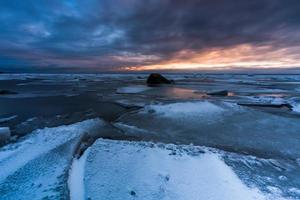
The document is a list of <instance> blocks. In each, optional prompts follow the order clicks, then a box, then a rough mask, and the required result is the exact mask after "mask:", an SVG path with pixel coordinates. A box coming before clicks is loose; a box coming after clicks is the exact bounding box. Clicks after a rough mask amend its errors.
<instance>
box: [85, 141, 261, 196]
mask: <svg viewBox="0 0 300 200" xmlns="http://www.w3.org/2000/svg"><path fill="white" fill-rule="evenodd" d="M85 175H86V176H85V179H84V184H85V187H84V188H85V199H89V198H90V199H115V200H118V199H120V200H121V199H122V200H126V199H134V198H136V199H144V200H151V199H153V200H154V199H166V200H167V199H170V200H171V199H177V200H181V199H182V200H187V199H199V198H200V199H212V200H218V199H220V200H221V199H222V200H223V199H231V200H234V199H238V200H240V199H243V200H247V199H249V200H250V199H251V200H252V199H265V197H264V196H263V194H262V193H261V192H259V191H258V190H257V189H252V188H249V187H247V186H246V185H245V184H243V182H242V181H241V180H240V179H239V178H238V177H237V176H236V174H235V173H234V172H233V171H232V169H231V168H230V167H228V166H227V165H226V164H225V163H224V162H223V161H222V160H221V159H220V158H219V157H218V155H216V154H213V153H210V152H206V153H203V150H202V149H200V148H199V147H192V146H175V145H162V144H153V143H145V142H126V141H113V140H104V139H98V140H97V141H96V143H95V144H94V145H93V146H92V147H90V151H89V154H88V156H87V163H86V165H85Z"/></svg>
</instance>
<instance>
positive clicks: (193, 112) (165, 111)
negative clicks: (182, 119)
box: [141, 101, 224, 117]
mask: <svg viewBox="0 0 300 200" xmlns="http://www.w3.org/2000/svg"><path fill="white" fill-rule="evenodd" d="M145 111H146V112H154V113H156V114H158V115H162V116H164V117H178V116H183V115H185V116H190V117H192V116H199V115H200V116H203V115H210V114H220V113H222V112H223V111H224V109H223V108H222V107H220V106H217V105H215V104H213V103H211V102H208V101H195V102H179V103H171V104H164V105H163V104H161V105H149V106H147V107H146V108H145V109H144V110H143V111H141V112H145Z"/></svg>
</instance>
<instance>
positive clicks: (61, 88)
mask: <svg viewBox="0 0 300 200" xmlns="http://www.w3.org/2000/svg"><path fill="white" fill-rule="evenodd" d="M166 76H167V78H170V79H173V80H175V84H172V85H164V86H159V87H148V86H147V85H146V84H145V82H146V78H147V76H146V75H145V74H60V75H50V74H1V75H0V87H1V88H0V89H5V90H10V91H13V92H16V93H17V94H7V95H1V96H0V105H1V106H0V127H9V128H10V130H11V134H12V137H11V140H10V143H11V144H7V145H5V146H3V147H2V148H1V149H0V167H1V170H2V168H3V169H6V170H7V169H11V170H13V169H14V167H16V166H20V168H18V169H15V170H13V171H12V172H11V173H8V172H7V171H5V170H4V172H3V173H1V177H2V176H3V177H4V178H3V179H1V185H0V187H1V189H0V194H5V195H6V196H5V197H6V199H13V197H14V195H15V197H16V198H17V199H18V198H19V199H24V198H21V196H20V195H21V194H24V195H25V196H24V197H28V198H29V199H41V198H42V197H44V196H45V195H48V196H50V197H51V196H52V195H53V198H55V197H58V196H60V197H62V196H63V197H68V196H69V195H71V196H72V192H71V193H69V192H68V189H67V188H68V187H72V188H73V186H74V187H75V188H76V187H77V188H78V187H80V182H82V184H83V180H82V179H81V178H80V176H78V177H76V174H77V172H78V175H80V174H81V175H82V174H83V175H82V176H85V174H84V173H85V172H86V171H85V170H84V171H80V170H81V166H82V163H84V158H85V157H84V156H87V159H88V163H89V164H88V165H86V167H87V168H89V169H90V170H89V172H88V173H91V170H92V168H94V170H96V171H95V172H93V173H98V172H99V171H101V170H100V168H103V169H104V167H105V166H101V167H99V166H98V165H97V166H96V164H95V163H99V162H100V161H101V158H102V161H103V162H104V160H105V162H106V159H103V158H104V157H105V158H114V159H108V160H107V165H111V166H112V167H111V169H107V170H108V171H106V172H107V173H110V172H111V171H110V170H117V171H118V167H117V168H114V167H116V166H114V165H119V162H121V161H122V162H121V163H123V160H122V159H123V157H126V158H127V157H128V156H129V157H130V159H129V160H131V161H132V163H134V164H132V165H137V166H139V167H140V168H141V169H143V170H145V171H151V169H152V167H153V171H152V174H148V175H147V174H146V175H147V176H148V177H147V178H148V179H147V180H149V182H148V183H149V184H150V186H151V185H153V184H154V185H155V184H158V183H160V184H161V187H162V188H163V191H165V193H163V192H162V193H161V192H160V191H159V190H157V188H154V187H150V186H149V188H148V187H147V186H144V190H147V189H149V193H147V192H145V193H144V194H145V195H148V194H149V195H150V196H151V194H155V195H163V194H168V195H169V194H170V195H171V196H168V197H165V199H167V198H171V197H174V196H172V195H175V196H176V195H177V196H176V197H178V198H177V199H180V198H185V199H193V198H192V196H189V195H192V194H194V192H193V191H192V190H193V188H185V189H184V191H185V192H184V193H181V194H177V192H178V191H174V190H178V189H177V188H176V187H177V186H176V185H177V183H178V182H175V180H174V183H173V185H172V186H170V185H164V182H163V179H159V177H160V176H159V175H157V174H161V172H164V171H168V172H170V173H173V171H172V170H174V168H173V167H172V166H173V165H177V164H178V163H177V161H176V160H177V159H181V158H177V157H176V156H174V155H169V154H167V153H166V152H168V151H169V150H167V149H166V148H165V147H157V148H154V149H152V148H148V147H147V146H149V145H150V144H151V143H146V142H147V141H152V142H155V143H157V142H158V143H172V144H176V145H183V144H184V145H189V144H192V147H191V148H193V146H206V147H205V148H207V147H212V148H213V150H212V151H210V152H209V154H208V155H206V153H205V154H204V155H202V154H199V156H196V157H195V155H193V156H191V157H190V155H189V154H186V155H184V156H183V157H184V158H187V160H188V161H187V162H186V163H184V162H182V163H183V164H182V166H181V165H180V164H178V165H180V166H181V168H188V169H196V168H193V167H195V166H193V165H192V164H191V163H193V162H194V161H192V160H194V159H195V160H197V162H199V163H201V165H203V162H204V161H205V162H204V163H205V165H204V166H203V167H205V166H207V167H208V166H209V167H211V168H213V169H216V167H221V169H222V170H221V172H224V173H221V172H220V173H216V174H217V175H218V176H214V183H218V184H217V185H221V186H224V187H223V189H224V190H222V191H225V190H226V191H227V190H228V191H230V190H231V189H232V188H230V187H231V186H232V185H234V186H236V187H237V188H242V190H243V191H244V192H245V194H247V195H248V194H250V193H251V194H254V193H255V195H256V194H257V195H258V197H259V198H269V199H272V198H277V199H280V198H285V199H300V134H299V133H300V123H299V122H300V112H299V105H300V76H299V75H253V76H252V75H251V76H250V75H201V74H185V75H180V74H173V75H166ZM221 90H228V92H229V95H228V96H210V95H208V93H210V92H215V91H221ZM239 104H240V105H239ZM98 117H99V118H101V119H103V120H104V121H105V123H106V127H105V128H104V126H103V124H102V125H99V126H97V128H96V129H97V131H96V132H97V134H95V135H94V136H93V139H86V140H87V141H86V140H84V141H85V142H84V145H83V146H85V148H83V151H84V150H85V149H86V146H89V145H91V144H92V143H93V142H94V140H95V138H97V137H105V138H109V139H113V140H114V141H110V142H107V140H105V141H103V140H98V141H97V142H96V143H95V144H94V145H92V146H91V147H90V148H88V149H93V152H97V153H95V154H93V155H94V157H93V156H91V155H88V154H87V153H86V152H87V151H86V152H84V153H83V154H82V153H80V154H78V155H83V156H82V157H81V158H79V160H77V159H75V160H73V157H77V156H78V155H77V154H76V153H74V151H75V149H76V148H77V147H78V145H77V144H79V143H81V145H80V146H82V143H83V142H82V140H81V137H80V136H79V135H81V134H82V133H83V132H86V131H87V132H89V131H88V130H89V128H88V127H86V126H82V128H79V125H72V124H74V123H77V122H80V121H84V120H86V119H91V118H98ZM85 123H86V122H85ZM65 124H66V125H69V124H70V126H66V127H73V128H74V127H76V129H80V130H82V132H81V131H78V134H79V135H76V134H75V133H74V134H75V135H76V137H75V135H74V138H73V136H72V137H70V134H71V135H72V132H73V131H74V129H73V128H70V131H55V130H60V129H61V128H55V127H58V126H59V127H60V126H62V125H65ZM100 124H101V123H100ZM44 127H54V128H53V129H44V131H43V130H41V131H34V130H36V129H43V128H44ZM66 127H65V128H66ZM91 127H94V126H92V125H91ZM86 129H87V130H86ZM45 130H47V139H46V140H44V139H42V138H44V137H45ZM32 131H34V134H30V133H31V132H32ZM79 132H80V133H79ZM58 133H59V134H58ZM58 135H59V137H56V136H58ZM33 136H34V137H33ZM33 138H40V139H34V140H33ZM72 138H73V139H72ZM119 140H134V141H137V143H129V142H126V141H125V142H124V143H123V142H121V141H119ZM99 141H100V142H99ZM138 141H144V142H142V143H143V145H144V147H143V145H141V144H140V143H138ZM46 144H47V145H46ZM54 144H57V145H58V146H55V145H54ZM99 144H103V146H101V147H100V146H99ZM51 145H54V146H52V147H51V148H50V147H49V149H45V148H46V147H47V146H51ZM105 145H106V146H107V149H109V152H107V151H102V150H104V146H105ZM171 146H172V145H171ZM42 147H43V148H42ZM30 148H32V149H30ZM119 148H121V149H125V150H124V151H123V150H122V151H121V150H120V151H121V152H123V153H122V154H121V153H120V156H118V154H117V153H116V155H115V154H113V155H114V156H112V154H111V153H110V152H111V151H112V152H114V151H116V150H117V149H119ZM174 148H177V146H174ZM178 148H179V149H180V148H181V147H178ZM195 148H196V149H197V148H200V147H195ZM201 148H202V147H201ZM14 149H16V151H15V150H14ZM126 149H127V150H126ZM135 151H141V152H142V153H141V154H140V153H134V152H135ZM145 152H147V153H145ZM75 154H76V155H77V156H76V155H75ZM211 154H212V155H211ZM215 154H216V155H215ZM100 155H101V158H99V157H98V156H100ZM121 155H122V156H121ZM141 155H146V157H145V158H144V157H141ZM18 156H19V157H21V158H22V159H20V160H19V161H18V162H22V163H21V164H20V165H16V163H15V161H16V159H17V158H18ZM156 157H163V158H164V159H159V160H158V161H156V160H155V159H157V158H156ZM24 158H26V159H24ZM27 158H31V159H27ZM150 158H151V159H153V160H151V159H150ZM143 159H144V161H147V162H148V161H151V162H150V163H149V166H148V165H143V162H142V160H143ZM149 159H150V160H149ZM52 160H55V161H56V162H51V161H52ZM72 160H73V164H71V162H72ZM77 161H78V162H77ZM125 161H126V160H125ZM152 161H153V162H154V163H156V162H157V163H159V162H161V163H164V165H162V166H161V169H160V166H156V165H155V164H153V163H152ZM163 161H165V162H163ZM105 162H104V163H101V164H103V165H104V164H105ZM147 162H146V163H147ZM195 162H196V161H195ZM116 163H117V164H116ZM125 163H126V162H125ZM151 163H152V165H150V164H151ZM216 163H217V164H216ZM185 164H186V165H185ZM206 164H207V165H206ZM124 165H125V164H124ZM132 165H126V166H124V169H126V167H130V168H131V167H134V166H132ZM197 165H198V164H197ZM10 166H14V167H10ZM57 166H59V167H57ZM71 166H72V167H71ZM73 166H74V167H73ZM150 166H152V167H151V169H149V168H150ZM73 168H74V169H75V170H71V169H73ZM40 169H44V170H40ZM103 169H102V171H103ZM197 169H198V168H197ZM218 169H219V168H218ZM223 169H225V171H223ZM78 170H79V171H78ZM199 170H203V169H200V168H199ZM74 171H75V172H74ZM83 172H84V173H83ZM104 172H105V170H104V171H103V173H104ZM28 174H35V175H36V176H32V178H31V177H30V176H28ZM72 174H73V175H72ZM74 174H75V175H74ZM110 174H111V173H110ZM122 174H123V173H122V170H121V169H120V172H118V173H117V172H116V175H115V176H114V178H116V179H120V178H121V179H122V177H123V178H124V176H121V175H122ZM180 174H181V175H180ZM104 175H105V174H100V175H99V176H104ZM117 175H118V176H117ZM133 175H134V173H133ZM138 175H139V174H136V177H135V179H130V180H128V182H129V183H130V185H131V186H136V185H137V184H138V183H142V182H143V181H144V179H141V180H139V178H138V177H139V176H138ZM176 175H177V174H176ZM179 175H180V176H182V177H180V178H183V179H184V180H187V181H189V180H190V181H191V182H190V184H192V185H193V184H196V183H197V184H203V183H201V182H198V181H199V180H195V179H194V177H190V176H189V175H188V174H187V173H185V171H180V173H179ZM179 175H178V177H179ZM6 176H7V177H6ZM69 176H70V177H69ZM204 176H205V174H202V173H201V174H199V178H200V177H201V178H205V177H204ZM47 177H50V178H49V185H48V184H44V182H47V181H46V180H48V178H47ZM71 177H73V178H71ZM155 177H156V178H157V177H158V178H157V179H156V178H155ZM162 177H163V176H162ZM219 178H220V179H219ZM222 178H229V179H228V180H229V182H230V185H231V186H230V185H229V186H227V185H222V183H221V182H222V180H223V179H222ZM15 180H17V181H15ZM68 180H69V182H68ZM70 180H75V181H71V185H70ZM170 180H172V179H171V178H170ZM77 181H78V182H77ZM91 181H92V179H91ZM94 181H95V184H100V185H101V184H102V182H101V181H99V180H97V181H96V180H94ZM108 181H109V180H108ZM130 181H131V182H130ZM27 182H28V183H27ZM32 182H34V183H33V185H32V186H31V185H30V184H32ZM40 183H41V184H42V185H40ZM47 183H48V182H47ZM50 183H51V184H52V185H51V184H50ZM72 184H73V185H72ZM84 184H85V183H84ZM210 186H211V188H210V189H211V190H209V191H211V192H209V193H213V194H215V196H212V199H218V196H217V195H218V194H220V193H215V191H214V190H213V189H212V188H214V185H213V184H212V185H210ZM120 187H121V186H120ZM53 188H55V189H53ZM108 188H109V187H108V186H104V187H103V188H102V193H103V194H107V195H109V191H112V190H115V189H116V187H111V188H110V190H109V189H108ZM98 189H99V188H98ZM125 189H126V188H125ZM125 189H124V191H123V190H122V192H123V193H122V194H124V196H122V197H124V198H125V199H126V198H127V197H128V198H138V197H139V196H135V195H139V193H137V191H134V192H135V194H134V193H132V194H133V195H131V194H130V193H131V190H129V189H128V190H129V193H128V190H126V191H125ZM138 189H139V190H143V187H142V186H141V187H139V188H138ZM252 189H254V190H255V191H257V192H254V193H252V192H253V190H252ZM77 190H78V193H79V191H80V189H77ZM89 190H90V191H89V192H88V193H87V194H93V195H94V194H95V193H97V192H96V191H94V190H96V188H93V187H89ZM99 190H100V189H99ZM86 191H87V190H85V192H86ZM199 191H200V190H199ZM150 193H151V194H150ZM224 193H225V192H224ZM73 194H74V193H73ZM75 194H77V191H75ZM128 194H129V196H128ZM195 194H196V193H195ZM185 195H186V196H185ZM207 195H208V193H207ZM236 195H240V194H236ZM247 195H245V196H247ZM75 196H76V195H75ZM248 196H249V195H248ZM1 197H2V196H1ZM73 197H74V195H73ZM236 197H239V196H236ZM28 198H25V199H28ZM249 198H250V199H254V198H251V195H250V196H249ZM4 199H5V198H4ZM139 199H141V198H139ZM144 199H151V198H150V197H149V198H144ZM204 199H205V198H204Z"/></svg>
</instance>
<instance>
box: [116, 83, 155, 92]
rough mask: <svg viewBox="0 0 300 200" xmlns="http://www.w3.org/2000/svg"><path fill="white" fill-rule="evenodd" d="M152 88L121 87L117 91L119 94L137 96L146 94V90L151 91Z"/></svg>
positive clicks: (140, 86)
mask: <svg viewBox="0 0 300 200" xmlns="http://www.w3.org/2000/svg"><path fill="white" fill-rule="evenodd" d="M149 89H150V88H149V87H147V86H144V85H133V86H127V87H121V88H118V89H117V93H120V94H135V93H140V92H144V91H146V90H149Z"/></svg>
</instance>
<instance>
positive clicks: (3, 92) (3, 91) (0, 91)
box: [0, 90, 18, 95]
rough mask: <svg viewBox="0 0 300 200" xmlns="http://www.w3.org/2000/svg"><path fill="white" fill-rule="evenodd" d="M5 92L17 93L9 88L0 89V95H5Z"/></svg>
mask: <svg viewBox="0 0 300 200" xmlns="http://www.w3.org/2000/svg"><path fill="white" fill-rule="evenodd" d="M5 94H18V93H17V92H13V91H10V90H0V95H5Z"/></svg>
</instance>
